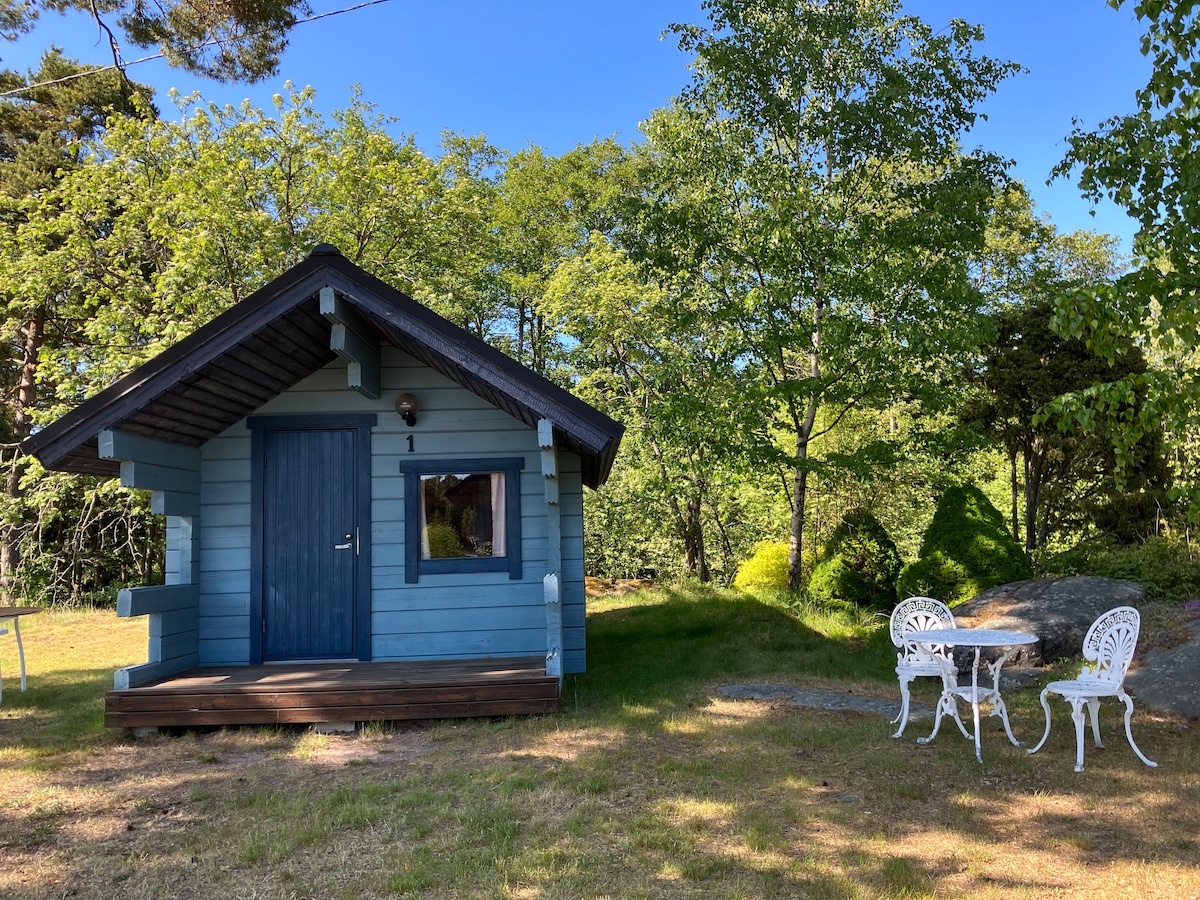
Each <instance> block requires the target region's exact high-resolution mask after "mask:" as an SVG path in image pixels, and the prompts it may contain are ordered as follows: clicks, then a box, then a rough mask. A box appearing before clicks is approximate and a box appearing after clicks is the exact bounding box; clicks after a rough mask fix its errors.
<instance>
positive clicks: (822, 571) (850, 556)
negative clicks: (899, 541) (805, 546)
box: [808, 509, 901, 609]
mask: <svg viewBox="0 0 1200 900" xmlns="http://www.w3.org/2000/svg"><path fill="white" fill-rule="evenodd" d="M900 566H901V560H900V553H899V551H897V549H896V544H895V542H894V541H893V540H892V539H891V537H889V536H888V533H887V530H886V529H885V528H884V527H883V525H882V524H881V523H880V521H879V520H878V519H877V518H875V516H874V515H872V514H871V513H870V512H869V511H867V510H865V509H857V510H853V511H851V512H850V513H848V514H847V515H846V516H845V517H844V518H843V519H842V521H841V523H840V524H839V525H838V527H837V528H835V529H834V531H833V534H832V535H830V537H829V540H828V541H827V542H826V544H825V546H824V547H823V548H822V550H821V555H820V556H819V557H818V558H817V562H816V565H815V566H814V567H813V571H812V575H811V577H810V578H809V580H808V595H809V597H810V598H812V599H813V600H815V601H817V602H818V603H820V602H825V601H828V600H844V601H847V602H849V603H853V604H854V605H855V606H862V607H867V608H869V609H891V608H892V607H893V606H895V605H896V579H897V578H898V577H899V575H900Z"/></svg>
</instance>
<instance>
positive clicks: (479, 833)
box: [0, 590, 1200, 900]
mask: <svg viewBox="0 0 1200 900" xmlns="http://www.w3.org/2000/svg"><path fill="white" fill-rule="evenodd" d="M22 633H23V635H24V636H25V638H26V655H27V658H28V665H29V690H28V692H27V693H25V694H21V693H20V690H19V684H18V681H17V678H16V672H17V665H16V649H15V646H14V642H13V641H12V639H11V636H10V637H5V638H0V665H2V667H3V672H4V674H5V675H6V678H5V691H4V699H3V704H2V705H0V896H3V897H6V898H14V900H18V898H34V897H37V898H49V897H68V896H69V897H76V898H105V900H108V898H113V897H119V898H191V897H205V898H207V897H219V898H222V900H234V898H359V897H422V898H426V897H428V898H456V897H481V898H618V897H621V898H625V897H631V898H638V897H645V898H660V897H666V898H674V897H721V898H726V897H731V898H737V897H744V898H763V897H839V898H840V897H870V898H874V897H879V898H883V897H889V898H890V897H908V898H920V897H962V896H971V897H993V898H1001V897H1003V898H1035V897H1036V898H1039V900H1044V898H1055V897H1073V898H1074V897H1096V898H1100V897H1105V898H1107V897H1111V896H1113V895H1126V896H1129V897H1139V898H1141V897H1185V898H1190V897H1198V896H1200V844H1198V843H1197V836H1198V835H1200V761H1198V760H1197V747H1198V744H1200V742H1198V740H1197V735H1196V733H1195V725H1194V723H1189V722H1186V721H1180V720H1171V719H1167V718H1163V717H1157V716H1155V715H1153V714H1151V713H1148V712H1147V711H1145V710H1143V709H1139V710H1138V711H1137V714H1136V715H1135V717H1134V722H1133V727H1134V731H1135V737H1136V738H1137V740H1138V743H1139V744H1140V746H1141V747H1142V749H1143V750H1144V751H1145V752H1146V754H1147V755H1148V756H1149V757H1150V758H1151V759H1155V760H1157V761H1158V763H1159V768H1157V769H1149V768H1147V767H1145V766H1143V765H1142V764H1141V763H1140V762H1139V761H1138V760H1137V758H1136V757H1135V756H1134V754H1133V752H1132V750H1130V749H1129V747H1128V745H1127V744H1126V743H1125V738H1124V729H1123V726H1122V722H1121V715H1120V712H1121V707H1120V706H1119V704H1117V703H1115V702H1114V701H1111V700H1109V701H1105V703H1104V705H1103V706H1102V708H1101V729H1102V733H1103V734H1104V737H1105V739H1106V741H1107V743H1108V749H1106V750H1096V749H1094V748H1092V747H1090V746H1089V747H1088V750H1087V757H1086V764H1087V769H1086V771H1084V772H1083V773H1081V774H1076V773H1075V772H1074V771H1073V764H1074V755H1075V749H1074V740H1075V738H1074V730H1073V728H1072V726H1071V720H1070V716H1069V713H1068V710H1067V708H1066V706H1065V704H1062V703H1061V701H1058V703H1057V705H1056V706H1055V707H1054V712H1055V719H1054V721H1055V730H1054V733H1053V734H1052V735H1051V738H1050V741H1049V742H1048V744H1047V746H1046V747H1045V748H1044V749H1043V750H1042V751H1041V752H1040V753H1038V754H1037V755H1035V756H1029V755H1028V754H1026V753H1025V752H1024V751H1023V750H1020V749H1018V748H1015V747H1013V746H1011V745H1010V744H1009V743H1008V741H1007V740H1006V738H1005V737H1004V734H1003V729H1002V727H1001V725H1000V723H999V722H998V721H997V720H995V719H986V720H985V721H984V723H983V754H984V761H983V764H982V765H980V764H979V763H978V762H976V760H975V755H974V745H973V744H972V743H971V742H968V741H965V740H963V739H962V737H961V736H960V735H959V734H958V731H957V729H956V728H954V727H953V724H951V725H950V726H949V727H948V728H945V727H944V728H943V729H942V733H941V734H939V736H938V738H937V740H936V741H935V742H934V743H932V744H930V745H927V746H920V745H918V744H917V743H916V740H915V738H916V736H917V735H920V734H923V733H927V730H928V728H929V724H930V723H929V721H928V720H927V719H918V720H915V721H913V722H912V723H910V725H909V730H908V732H906V734H905V737H904V738H902V739H901V740H893V739H892V738H891V737H890V735H891V733H892V731H893V730H894V727H893V726H890V725H889V724H888V722H887V721H886V719H884V718H883V717H881V716H877V715H869V714H860V713H848V712H833V711H825V710H817V709H804V708H798V707H794V706H790V705H786V704H771V703H761V702H753V701H730V700H724V699H721V697H720V694H719V693H718V691H717V688H718V687H719V686H720V685H722V684H727V683H741V682H755V683H760V682H761V683H777V684H787V685H793V686H798V687H807V688H817V689H832V690H838V691H847V690H851V691H854V692H855V693H863V694H868V695H875V696H881V697H888V698H893V699H895V698H898V694H899V692H898V689H897V686H896V683H895V676H894V675H893V674H892V671H891V667H892V665H893V664H894V654H893V651H892V648H891V644H890V643H889V642H888V640H887V635H886V625H885V624H884V623H882V622H879V623H876V624H870V623H853V622H847V621H841V620H838V619H836V618H834V617H816V616H806V617H801V618H797V617H795V616H792V615H790V614H788V613H785V612H783V611H781V610H779V609H776V608H773V607H770V606H767V605H764V604H761V603H758V602H755V601H751V600H746V599H739V598H736V597H734V596H733V595H729V594H724V593H719V592H707V591H697V590H689V591H686V592H669V591H662V592H653V593H647V594H641V595H634V596H631V597H627V598H623V599H613V600H605V601H599V602H594V603H592V604H590V614H589V645H588V660H589V671H588V673H587V674H586V675H582V676H578V677H568V678H567V680H566V683H565V684H564V688H563V711H562V712H561V713H560V714H558V715H554V716H546V717H529V718H511V719H498V720H456V721H442V722H431V723H423V724H421V725H419V726H402V727H400V726H398V727H388V726H378V725H375V726H367V727H365V728H363V729H362V730H360V732H359V733H358V734H356V735H350V736H318V735H314V734H310V733H308V732H306V731H304V730H300V729H294V730H293V729H277V728H245V729H228V730H214V731H207V732H197V733H192V732H188V733H183V734H174V735H166V734H164V735H159V736H155V737H152V738H147V739H142V740H136V741H135V740H133V739H131V738H130V737H128V736H127V735H126V734H124V733H122V732H117V731H106V730H105V729H104V728H103V726H102V724H101V710H102V695H103V691H104V690H105V689H106V688H107V687H108V686H109V685H110V684H111V677H112V670H113V669H114V668H116V667H117V666H120V665H126V664H129V663H131V662H137V661H140V660H142V659H144V656H145V635H146V631H145V625H144V623H142V622H138V621H134V622H128V621H120V620H117V619H116V618H115V616H114V615H113V614H112V613H110V612H79V613H57V612H55V613H43V614H41V615H38V616H34V617H31V618H29V619H27V620H25V622H24V623H23V625H22ZM917 690H918V693H917V695H916V696H915V697H914V700H915V701H921V702H925V703H931V702H932V701H933V699H934V693H933V691H934V687H933V684H932V680H931V679H921V680H920V681H919V682H918V688H917ZM1006 699H1007V701H1008V705H1009V711H1010V717H1011V719H1012V722H1013V728H1014V730H1015V731H1016V732H1017V733H1018V736H1020V737H1024V738H1027V739H1032V740H1036V739H1037V738H1038V737H1039V736H1040V734H1041V730H1042V724H1043V719H1042V712H1041V708H1040V707H1039V706H1038V704H1037V688H1035V687H1029V688H1025V689H1021V690H1017V691H1013V692H1011V693H1008V694H1006Z"/></svg>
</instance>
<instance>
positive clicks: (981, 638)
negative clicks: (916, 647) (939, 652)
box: [909, 628, 1038, 647]
mask: <svg viewBox="0 0 1200 900" xmlns="http://www.w3.org/2000/svg"><path fill="white" fill-rule="evenodd" d="M909 638H910V639H911V640H914V641H917V642H918V643H921V644H955V645H963V646H967V647H1014V646H1016V645H1017V644H1036V643H1037V642H1038V636H1037V635H1036V634H1029V633H1028V632H1026V631H1004V630H1003V629H1000V628H931V629H929V630H928V631H916V632H910V634H909Z"/></svg>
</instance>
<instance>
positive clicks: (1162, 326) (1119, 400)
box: [1054, 0, 1200, 521]
mask: <svg viewBox="0 0 1200 900" xmlns="http://www.w3.org/2000/svg"><path fill="white" fill-rule="evenodd" d="M1127 4H1128V0H1109V6H1111V7H1113V8H1114V9H1121V8H1122V7H1124V6H1126V5H1127ZM1132 5H1133V9H1134V12H1135V13H1136V15H1137V17H1138V19H1139V20H1140V21H1142V22H1144V23H1145V24H1146V29H1147V30H1146V34H1145V36H1144V38H1143V39H1142V47H1141V50H1142V54H1143V55H1144V56H1146V57H1148V58H1150V59H1151V60H1152V62H1153V65H1154V68H1153V71H1152V73H1151V75H1150V79H1149V81H1148V82H1147V83H1146V86H1145V87H1143V88H1142V89H1140V90H1139V91H1138V92H1137V94H1136V96H1135V98H1134V99H1135V103H1136V110H1135V111H1134V112H1132V113H1129V114H1127V115H1119V116H1114V117H1113V118H1111V119H1108V120H1107V121H1104V122H1101V123H1100V125H1099V126H1098V127H1097V128H1096V129H1095V130H1087V129H1086V128H1084V127H1083V126H1082V125H1081V124H1079V123H1077V124H1076V128H1075V130H1074V132H1073V133H1072V134H1071V136H1070V137H1069V138H1068V142H1069V143H1070V147H1071V149H1070V150H1069V151H1068V153H1067V156H1066V158H1065V159H1064V160H1063V161H1062V162H1061V163H1060V164H1059V166H1058V167H1057V168H1056V169H1055V174H1056V175H1058V176H1066V175H1070V174H1071V173H1075V174H1076V175H1077V177H1078V183H1079V187H1080V188H1081V190H1082V191H1083V193H1084V195H1085V196H1086V197H1089V198H1090V199H1092V200H1093V201H1097V200H1099V199H1101V198H1103V197H1108V198H1109V199H1110V200H1112V201H1114V202H1115V203H1116V204H1117V205H1119V206H1122V207H1124V208H1125V210H1126V211H1127V212H1128V213H1129V214H1130V215H1131V216H1132V217H1133V218H1134V219H1135V220H1136V221H1137V223H1138V231H1137V233H1136V235H1135V236H1134V240H1133V251H1134V256H1135V258H1136V260H1137V261H1138V262H1139V266H1138V267H1137V268H1135V269H1134V270H1133V271H1131V272H1129V273H1127V274H1126V275H1124V276H1123V277H1122V278H1120V279H1119V280H1118V281H1117V282H1116V283H1115V284H1114V285H1112V286H1110V287H1101V288H1099V289H1091V290H1081V291H1077V292H1075V293H1074V294H1072V295H1071V296H1069V297H1066V298H1063V299H1062V300H1061V301H1060V302H1059V304H1058V307H1057V313H1056V316H1055V320H1054V324H1055V328H1056V329H1058V330H1059V331H1060V332H1061V333H1063V334H1064V335H1068V336H1070V337H1077V338H1082V339H1085V340H1087V342H1088V343H1089V345H1090V346H1091V347H1093V349H1095V351H1096V352H1097V353H1099V354H1100V355H1102V356H1104V357H1105V358H1108V359H1113V358H1115V357H1116V356H1117V355H1118V354H1119V353H1120V352H1121V347H1122V346H1123V344H1127V342H1129V341H1134V342H1136V343H1138V344H1139V345H1140V346H1142V347H1144V348H1145V351H1146V354H1147V357H1148V359H1149V361H1150V367H1149V368H1148V369H1147V370H1146V371H1144V372H1139V373H1130V374H1129V375H1127V376H1126V377H1124V378H1122V379H1119V380H1118V381H1115V382H1112V383H1110V384H1108V385H1106V386H1104V387H1102V388H1095V389H1089V390H1086V391H1082V392H1077V393H1075V394H1074V395H1072V396H1069V397H1067V398H1066V399H1065V400H1064V401H1063V403H1062V404H1061V408H1062V409H1064V411H1066V412H1067V413H1069V414H1070V415H1072V416H1073V417H1074V418H1075V420H1076V421H1077V422H1079V423H1080V424H1082V425H1084V426H1087V425H1089V424H1091V423H1093V422H1094V421H1095V419H1096V417H1097V416H1100V415H1105V414H1108V415H1109V418H1110V421H1111V422H1113V424H1114V427H1113V428H1112V429H1111V430H1110V434H1109V436H1110V438H1111V439H1112V441H1113V442H1114V446H1115V453H1116V460H1117V463H1118V467H1119V468H1118V474H1120V473H1121V472H1123V471H1125V470H1127V469H1128V468H1129V467H1130V466H1131V465H1132V464H1133V462H1134V451H1133V448H1134V447H1135V446H1136V445H1137V443H1138V441H1139V440H1140V439H1141V437H1142V436H1143V435H1144V434H1145V433H1146V432H1147V431H1148V430H1150V429H1153V428H1157V427H1163V428H1164V430H1165V435H1166V440H1167V442H1168V445H1169V446H1170V448H1171V449H1172V451H1173V453H1174V454H1175V457H1176V475H1177V478H1176V491H1175V496H1186V498H1187V500H1188V501H1189V505H1190V516H1191V518H1192V519H1193V521H1196V520H1200V480H1198V479H1197V478H1196V474H1195V472H1196V467H1195V465H1194V459H1195V452H1196V448H1195V447H1194V446H1193V442H1194V435H1195V434H1196V433H1197V432H1198V431H1200V357H1198V356H1197V353H1196V347H1197V346H1198V345H1200V281H1198V280H1197V278H1196V271H1197V260H1200V183H1198V182H1197V180H1196V177H1195V173H1196V172H1197V171H1200V144H1197V142H1196V140H1195V135H1196V110H1197V106H1198V104H1200V69H1197V67H1196V65H1195V59H1196V56H1197V52H1198V50H1200V17H1198V16H1197V13H1196V9H1195V4H1193V3H1191V2H1182V0H1138V2H1134V3H1133V4H1132Z"/></svg>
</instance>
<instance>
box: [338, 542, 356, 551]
mask: <svg viewBox="0 0 1200 900" xmlns="http://www.w3.org/2000/svg"><path fill="white" fill-rule="evenodd" d="M353 547H354V542H353V541H351V542H350V543H348V544H334V545H333V549H334V550H350V549H353Z"/></svg>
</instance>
